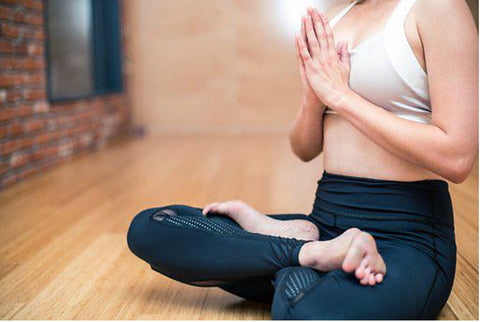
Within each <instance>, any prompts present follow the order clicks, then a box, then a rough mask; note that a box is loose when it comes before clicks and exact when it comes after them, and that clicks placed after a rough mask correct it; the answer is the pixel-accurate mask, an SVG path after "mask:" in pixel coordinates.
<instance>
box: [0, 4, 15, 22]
mask: <svg viewBox="0 0 480 322" xmlns="http://www.w3.org/2000/svg"><path fill="white" fill-rule="evenodd" d="M14 12H15V8H8V7H0V19H5V20H10V19H11V18H12V17H13V13H14Z"/></svg>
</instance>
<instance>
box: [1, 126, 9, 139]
mask: <svg viewBox="0 0 480 322" xmlns="http://www.w3.org/2000/svg"><path fill="white" fill-rule="evenodd" d="M7 134H8V125H3V126H0V139H3V138H4V137H6V136H7Z"/></svg>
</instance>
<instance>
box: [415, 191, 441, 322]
mask: <svg viewBox="0 0 480 322" xmlns="http://www.w3.org/2000/svg"><path fill="white" fill-rule="evenodd" d="M435 201H436V200H435V195H433V196H432V204H433V213H434V214H436V209H435V208H436V207H435ZM431 230H432V232H431V234H432V245H433V252H434V253H433V257H434V258H435V264H436V265H437V267H436V268H435V277H434V278H433V283H432V286H431V288H430V291H429V292H428V295H427V298H426V299H425V302H424V303H423V306H422V309H421V310H420V314H419V316H418V318H420V317H422V316H423V311H424V310H425V307H426V306H427V303H428V300H429V298H430V296H431V294H432V292H433V288H434V287H435V283H436V282H437V276H438V272H439V268H438V254H437V243H436V242H435V225H434V224H432V225H431Z"/></svg>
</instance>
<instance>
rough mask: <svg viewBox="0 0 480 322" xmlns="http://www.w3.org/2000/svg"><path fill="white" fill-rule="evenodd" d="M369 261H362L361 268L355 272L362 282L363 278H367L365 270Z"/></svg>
mask: <svg viewBox="0 0 480 322" xmlns="http://www.w3.org/2000/svg"><path fill="white" fill-rule="evenodd" d="M367 264H368V261H367V260H366V258H364V259H362V262H361V263H360V266H358V268H357V269H356V270H355V276H356V277H357V278H358V279H359V280H361V279H362V278H364V277H365V268H366V267H367Z"/></svg>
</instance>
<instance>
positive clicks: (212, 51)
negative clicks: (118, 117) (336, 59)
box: [126, 0, 334, 133]
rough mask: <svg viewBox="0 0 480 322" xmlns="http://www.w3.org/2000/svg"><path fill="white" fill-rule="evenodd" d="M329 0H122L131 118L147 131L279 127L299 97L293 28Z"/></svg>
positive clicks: (285, 126) (289, 119) (282, 127)
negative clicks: (310, 10) (127, 25)
mask: <svg viewBox="0 0 480 322" xmlns="http://www.w3.org/2000/svg"><path fill="white" fill-rule="evenodd" d="M332 3H334V1H333V0H332V1H327V0H319V1H305V0H298V1H291V0H261V1H254V0H202V1H198V0H161V1H159V0H140V1H137V0H136V1H127V3H126V10H127V19H129V21H130V29H129V32H128V36H129V37H128V39H129V40H130V44H129V53H130V58H131V60H130V67H129V68H130V71H131V74H132V77H131V78H130V83H129V85H130V88H131V97H132V103H133V106H134V109H133V116H134V123H135V124H143V125H145V126H146V127H147V129H148V130H149V131H150V132H152V133H155V132H162V131H193V132H202V133H205V132H242V131H254V132H265V131H286V130H288V126H289V124H290V123H291V122H292V120H293V118H294V116H295V114H296V112H297V108H298V106H299V102H300V98H301V96H300V87H299V86H300V83H299V76H298V68H297V65H296V61H295V51H294V43H293V39H294V34H295V32H296V31H297V30H298V21H299V19H300V17H301V14H302V13H303V11H304V9H305V8H306V7H307V5H315V6H317V7H320V8H321V9H322V10H325V9H327V8H328V7H329V6H330V5H332Z"/></svg>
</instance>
